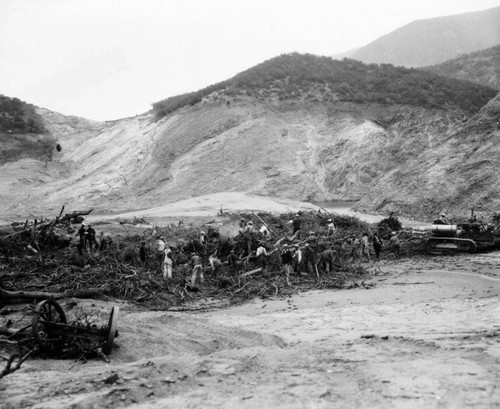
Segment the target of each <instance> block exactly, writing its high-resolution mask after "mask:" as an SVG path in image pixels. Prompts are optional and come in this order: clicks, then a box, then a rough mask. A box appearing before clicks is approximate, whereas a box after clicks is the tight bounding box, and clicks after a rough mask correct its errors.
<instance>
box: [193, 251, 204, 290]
mask: <svg viewBox="0 0 500 409" xmlns="http://www.w3.org/2000/svg"><path fill="white" fill-rule="evenodd" d="M191 265H192V267H193V275H192V276H191V286H192V287H195V286H196V278H197V277H198V276H199V277H200V283H201V284H203V266H202V264H201V257H200V256H199V255H198V254H196V253H194V252H193V253H191Z"/></svg>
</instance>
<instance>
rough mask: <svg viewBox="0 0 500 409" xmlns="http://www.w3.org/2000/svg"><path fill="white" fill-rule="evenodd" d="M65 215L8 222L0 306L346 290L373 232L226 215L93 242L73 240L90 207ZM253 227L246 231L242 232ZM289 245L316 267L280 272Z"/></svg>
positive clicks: (320, 216) (350, 224)
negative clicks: (330, 254)
mask: <svg viewBox="0 0 500 409" xmlns="http://www.w3.org/2000/svg"><path fill="white" fill-rule="evenodd" d="M63 211H64V208H63V209H61V212H60V214H59V215H58V216H57V217H55V218H53V219H48V220H28V221H26V222H24V223H22V224H21V223H13V225H11V226H9V227H8V228H4V229H2V230H1V231H0V257H2V259H1V260H0V273H1V275H0V304H7V303H12V302H14V301H20V300H21V299H24V300H31V301H33V300H41V299H46V298H52V299H57V298H62V297H65V296H73V297H77V296H80V295H81V296H86V297H88V296H101V297H114V298H118V299H124V300H131V301H135V302H141V303H146V304H147V305H148V306H150V307H161V308H165V307H167V308H168V307H172V306H176V305H178V304H182V303H184V302H186V301H189V300H193V299H197V298H198V299H199V298H200V297H201V296H203V297H217V298H220V299H224V300H226V301H228V302H238V301H241V300H245V299H248V298H251V297H256V296H260V297H269V296H280V295H288V294H291V293H293V292H297V291H303V290H307V289H313V288H342V287H343V286H346V285H352V282H353V280H358V279H359V278H361V277H363V276H364V275H365V274H366V270H365V268H364V267H363V265H362V264H361V263H359V262H357V260H355V257H354V256H353V261H351V260H350V257H349V256H350V254H352V252H353V250H352V248H351V247H350V246H351V244H350V240H351V238H354V237H359V236H360V235H361V234H362V233H363V232H370V226H369V225H368V224H366V223H364V222H362V221H360V220H359V219H357V218H355V217H350V216H343V215H337V214H330V213H328V212H326V211H321V210H319V211H309V212H301V213H300V214H295V213H288V214H283V215H272V214H269V213H246V214H235V213H224V214H222V215H219V216H218V217H217V219H216V220H215V219H214V220H212V221H210V222H207V223H204V224H203V225H202V226H198V227H197V226H193V225H184V224H183V223H182V221H180V222H179V223H178V224H171V225H168V226H165V227H157V226H153V227H149V228H146V229H145V230H144V231H142V234H137V233H134V234H132V233H131V234H126V235H116V236H113V237H110V236H107V235H106V236H105V235H101V236H100V237H98V240H97V239H93V240H94V241H95V244H93V243H92V241H88V239H87V241H88V242H87V243H85V241H83V242H82V239H81V237H80V240H79V239H78V234H79V232H78V231H79V228H80V225H78V224H75V222H79V223H80V222H82V219H83V217H84V216H86V215H88V214H89V213H90V212H91V210H88V211H80V212H71V213H68V214H63V213H64V212H63ZM296 218H299V219H300V224H301V225H300V229H299V231H298V232H294V230H295V227H294V223H295V222H294V219H296ZM140 222H141V223H144V222H146V221H145V220H140ZM249 225H250V226H252V229H251V232H250V233H247V232H246V230H245V229H246V227H247V226H249ZM332 226H334V227H333V228H332ZM160 236H161V237H163V238H164V240H165V242H166V243H167V245H168V246H169V247H170V249H171V252H172V259H173V277H172V278H170V279H167V280H166V279H164V278H163V274H162V266H161V265H159V264H158V260H157V258H156V255H155V245H156V241H157V239H158V237H160ZM82 243H83V244H82ZM141 245H142V246H143V247H144V249H145V250H144V253H145V254H144V255H143V256H141V252H140V251H139V249H140V247H141ZM82 246H83V248H82ZM259 246H263V247H264V248H265V249H266V251H267V256H266V257H265V265H264V264H263V257H260V258H259V257H257V256H256V250H257V248H258V247H259ZM287 247H293V248H294V249H301V250H304V249H306V248H307V247H309V248H312V249H313V251H312V252H313V253H314V254H313V255H314V257H313V262H312V263H310V264H309V265H305V266H303V268H302V269H300V268H298V267H297V265H295V266H294V271H293V272H292V274H291V275H290V277H287V276H285V274H284V273H283V272H282V270H283V268H282V261H281V252H282V251H283V249H284V248H287ZM329 248H332V249H335V255H336V259H335V260H333V261H332V265H331V266H329V267H330V268H329V269H328V270H321V268H319V269H318V267H317V265H318V262H319V257H320V255H321V253H322V252H323V251H325V250H326V249H329ZM310 251H311V250H310ZM193 253H195V254H197V255H198V256H199V257H200V258H201V261H202V269H203V270H202V271H203V272H204V273H205V274H204V279H205V280H204V282H203V285H202V286H198V285H193V284H192V283H191V282H190V280H189V279H190V278H191V274H192V265H191V264H190V261H191V258H192V255H193ZM231 259H232V262H231ZM214 260H218V261H216V262H215V263H218V264H214Z"/></svg>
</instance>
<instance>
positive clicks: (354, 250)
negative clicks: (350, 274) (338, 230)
mask: <svg viewBox="0 0 500 409" xmlns="http://www.w3.org/2000/svg"><path fill="white" fill-rule="evenodd" d="M350 241H351V254H350V256H351V260H352V262H353V263H354V262H355V261H356V260H357V259H358V258H359V256H360V254H359V251H360V244H361V243H360V242H359V239H358V238H357V237H356V236H352V237H351V240H350Z"/></svg>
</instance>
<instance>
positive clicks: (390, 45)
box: [347, 7, 500, 67]
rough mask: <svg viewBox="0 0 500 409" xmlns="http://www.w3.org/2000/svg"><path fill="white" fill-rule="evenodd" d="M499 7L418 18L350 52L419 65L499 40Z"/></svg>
mask: <svg viewBox="0 0 500 409" xmlns="http://www.w3.org/2000/svg"><path fill="white" fill-rule="evenodd" d="M499 22H500V7H495V8H492V9H488V10H482V11H476V12H472V13H464V14H458V15H454V16H446V17H437V18H432V19H425V20H417V21H414V22H412V23H410V24H407V25H405V26H403V27H401V28H399V29H397V30H395V31H393V32H391V33H389V34H386V35H385V36H382V37H380V38H378V39H377V40H375V41H373V42H371V43H369V44H367V45H365V46H364V47H360V48H359V49H357V50H356V51H354V52H349V53H348V54H347V55H349V58H353V59H356V60H360V61H363V62H364V63H389V64H393V65H396V66H401V65H402V66H406V67H422V66H427V65H433V64H439V63H441V62H444V61H446V60H449V59H452V58H455V57H458V56H459V55H462V54H467V53H471V52H473V51H477V50H481V49H484V48H488V47H492V46H495V45H497V44H500V23H499Z"/></svg>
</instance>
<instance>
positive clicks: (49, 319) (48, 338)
mask: <svg viewBox="0 0 500 409" xmlns="http://www.w3.org/2000/svg"><path fill="white" fill-rule="evenodd" d="M51 323H58V324H66V323H67V320H66V314H65V313H64V310H63V309H62V307H61V306H60V305H59V304H58V303H57V302H55V301H53V300H45V301H42V302H40V303H38V304H37V306H36V307H35V311H34V312H33V318H32V320H31V332H32V334H33V338H34V339H35V341H36V342H37V343H38V345H40V348H41V349H42V350H43V351H45V352H49V353H55V352H58V351H61V349H62V348H63V346H64V336H63V335H61V334H57V332H56V331H54V328H53V327H51V325H50V324H51Z"/></svg>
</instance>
